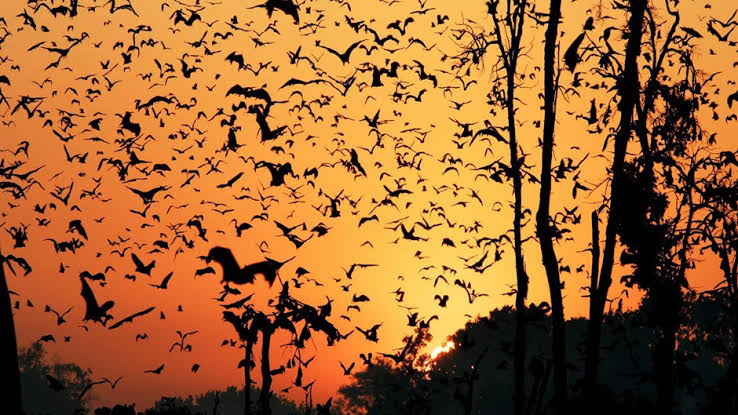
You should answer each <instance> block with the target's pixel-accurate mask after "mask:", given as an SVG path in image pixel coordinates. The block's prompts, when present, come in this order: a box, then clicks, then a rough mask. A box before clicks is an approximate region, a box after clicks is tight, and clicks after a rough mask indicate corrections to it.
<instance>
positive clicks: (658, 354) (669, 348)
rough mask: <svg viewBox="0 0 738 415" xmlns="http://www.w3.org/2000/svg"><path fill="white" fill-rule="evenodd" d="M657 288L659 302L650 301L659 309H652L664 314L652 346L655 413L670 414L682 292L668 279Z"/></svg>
mask: <svg viewBox="0 0 738 415" xmlns="http://www.w3.org/2000/svg"><path fill="white" fill-rule="evenodd" d="M657 288H658V289H660V290H662V291H663V292H662V293H660V294H658V295H659V296H660V297H662V299H661V300H660V303H661V304H658V303H657V304H654V308H656V309H657V310H658V309H659V308H660V311H656V312H657V313H664V316H663V317H662V318H663V321H660V322H659V323H660V324H659V326H660V330H658V331H659V333H658V340H657V341H656V347H655V348H654V375H655V378H656V404H657V405H656V406H657V408H658V413H659V414H663V415H671V414H672V413H673V412H672V409H673V407H674V387H675V378H674V375H675V373H674V358H675V350H676V346H677V341H676V333H677V330H678V329H679V314H680V312H681V299H682V293H681V289H680V287H679V286H678V285H671V281H669V282H666V283H665V284H664V285H663V286H662V287H657Z"/></svg>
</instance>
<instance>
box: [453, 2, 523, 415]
mask: <svg viewBox="0 0 738 415" xmlns="http://www.w3.org/2000/svg"><path fill="white" fill-rule="evenodd" d="M530 7H531V5H530V4H529V3H528V1H527V0H521V1H517V2H500V1H499V0H490V1H488V2H487V14H488V15H489V16H490V17H491V19H492V30H491V31H490V32H485V31H484V30H481V31H479V32H476V31H475V30H474V28H473V27H472V26H470V23H467V22H464V29H463V30H462V35H464V36H468V37H470V38H471V39H470V40H468V43H467V44H466V45H465V47H464V49H463V50H462V53H461V54H460V55H459V56H457V57H456V60H457V61H458V66H459V67H460V68H467V69H468V68H469V67H470V66H471V65H480V64H481V63H482V61H483V58H484V56H485V54H486V53H488V49H489V48H493V49H494V50H496V51H497V52H498V53H499V56H498V61H497V63H496V64H495V68H494V69H495V70H496V71H497V70H499V71H500V72H501V74H499V75H498V77H497V78H496V79H494V80H493V87H492V92H491V93H490V95H489V98H490V102H491V103H493V104H494V105H498V106H500V107H503V108H505V110H506V114H507V123H506V125H505V127H504V129H505V130H507V135H508V137H507V140H505V139H504V138H503V137H502V136H501V135H500V134H499V133H497V136H496V137H497V139H498V140H500V141H504V142H507V144H508V149H509V164H504V163H501V162H498V166H497V169H499V171H501V172H502V173H503V175H504V177H505V178H506V179H507V180H510V181H512V191H513V198H514V203H513V226H512V229H513V249H514V253H515V277H516V293H515V309H516V312H517V316H518V324H517V329H516V335H515V361H514V367H515V375H514V376H515V391H514V393H513V399H514V401H515V411H514V413H515V415H523V412H524V407H525V385H526V382H525V367H524V364H525V356H526V347H527V340H526V334H525V333H526V328H525V327H526V321H525V315H526V314H525V313H526V310H525V300H526V298H527V297H528V281H529V279H528V274H527V273H526V270H525V260H524V259H523V236H522V228H523V175H524V172H523V167H524V165H525V154H524V153H523V154H522V155H521V154H520V153H522V151H521V149H520V148H519V147H520V144H519V143H518V137H517V124H516V123H517V115H516V107H517V105H518V100H517V87H518V84H517V78H518V75H519V74H518V62H519V57H520V54H521V52H522V49H521V42H522V39H523V30H524V28H525V24H526V17H527V16H528V14H529V12H530V10H529V8H530ZM460 72H461V71H460ZM488 128H489V129H491V130H495V131H496V128H495V127H494V126H491V125H490V126H489V127H488ZM498 174H499V173H498Z"/></svg>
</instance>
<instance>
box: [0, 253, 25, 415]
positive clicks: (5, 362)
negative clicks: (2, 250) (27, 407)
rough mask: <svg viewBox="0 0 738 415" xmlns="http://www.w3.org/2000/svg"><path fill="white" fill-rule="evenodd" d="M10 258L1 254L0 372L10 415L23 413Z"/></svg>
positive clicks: (0, 398) (2, 394)
mask: <svg viewBox="0 0 738 415" xmlns="http://www.w3.org/2000/svg"><path fill="white" fill-rule="evenodd" d="M9 261H11V259H10V258H9V257H5V256H2V254H0V336H2V340H0V361H2V363H1V364H0V371H2V372H3V373H5V374H6V375H5V376H7V377H6V379H7V384H6V387H3V388H0V390H2V391H1V392H0V401H2V402H4V404H5V405H7V406H6V409H7V411H8V413H9V414H18V415H20V414H21V413H22V404H21V388H20V370H19V368H18V347H17V345H16V340H15V325H14V323H13V309H12V306H11V303H10V290H9V289H8V280H7V278H6V276H5V266H6V263H7V265H8V267H10V269H11V270H13V268H12V266H11V263H10V262H9Z"/></svg>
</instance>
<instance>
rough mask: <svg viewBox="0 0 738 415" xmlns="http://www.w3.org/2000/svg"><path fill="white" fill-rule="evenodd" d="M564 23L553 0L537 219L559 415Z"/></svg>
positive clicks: (563, 387) (562, 381)
mask: <svg viewBox="0 0 738 415" xmlns="http://www.w3.org/2000/svg"><path fill="white" fill-rule="evenodd" d="M560 19H561V0H551V8H550V11H549V14H548V27H547V29H546V43H545V48H544V49H545V50H544V58H543V71H544V81H543V88H544V92H543V112H544V114H543V146H542V149H541V176H540V180H541V193H540V200H539V205H538V213H537V217H536V225H537V226H536V231H537V234H538V239H539V241H540V246H541V257H542V259H543V266H544V268H545V269H546V277H547V279H548V291H549V295H550V298H551V311H552V318H553V339H552V340H553V363H554V365H553V372H554V401H555V405H556V408H557V411H558V413H563V411H564V410H565V406H566V401H567V390H568V385H567V380H566V327H565V325H564V303H563V301H562V298H561V276H560V275H559V262H558V259H557V257H556V251H555V250H554V245H553V236H554V235H553V230H552V226H551V213H550V211H551V164H552V160H551V159H552V157H553V146H554V126H555V123H556V97H557V84H558V82H557V76H556V74H555V70H556V69H555V61H556V43H557V42H556V40H557V37H558V30H559V20H560Z"/></svg>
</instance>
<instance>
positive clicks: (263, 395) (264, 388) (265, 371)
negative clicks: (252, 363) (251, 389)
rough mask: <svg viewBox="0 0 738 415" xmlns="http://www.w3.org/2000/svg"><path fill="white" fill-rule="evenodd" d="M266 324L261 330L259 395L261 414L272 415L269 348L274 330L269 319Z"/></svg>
mask: <svg viewBox="0 0 738 415" xmlns="http://www.w3.org/2000/svg"><path fill="white" fill-rule="evenodd" d="M264 320H265V322H264V325H263V326H262V328H261V392H260V393H259V414H260V415H271V413H272V408H271V407H270V406H269V398H270V396H271V390H272V375H271V373H270V372H271V370H272V369H271V367H270V365H269V348H270V346H271V342H272V333H273V332H274V329H273V328H272V327H271V324H270V322H269V319H268V318H266V317H265V318H264Z"/></svg>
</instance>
